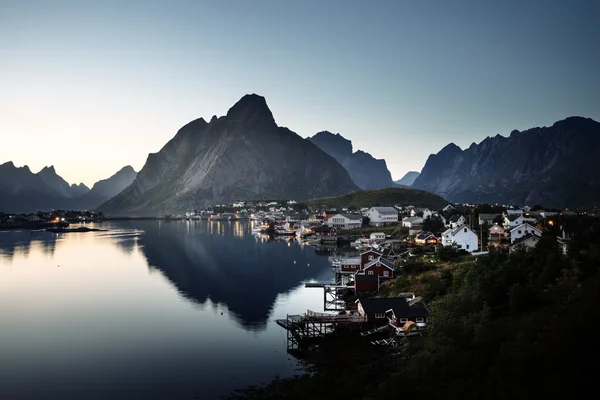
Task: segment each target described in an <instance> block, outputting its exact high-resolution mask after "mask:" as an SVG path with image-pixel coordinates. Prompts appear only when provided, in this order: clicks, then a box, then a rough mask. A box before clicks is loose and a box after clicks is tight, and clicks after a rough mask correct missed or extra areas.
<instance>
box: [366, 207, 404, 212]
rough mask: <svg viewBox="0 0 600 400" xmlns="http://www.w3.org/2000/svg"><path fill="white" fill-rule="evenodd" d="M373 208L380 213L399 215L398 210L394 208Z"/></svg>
mask: <svg viewBox="0 0 600 400" xmlns="http://www.w3.org/2000/svg"><path fill="white" fill-rule="evenodd" d="M371 208H372V209H373V210H375V211H377V212H380V213H397V212H398V210H396V209H395V208H394V207H371Z"/></svg>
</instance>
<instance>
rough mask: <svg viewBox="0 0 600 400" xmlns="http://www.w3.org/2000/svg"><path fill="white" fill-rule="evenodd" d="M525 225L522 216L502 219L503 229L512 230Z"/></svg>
mask: <svg viewBox="0 0 600 400" xmlns="http://www.w3.org/2000/svg"><path fill="white" fill-rule="evenodd" d="M524 223H525V217H523V215H507V216H506V217H504V223H503V225H504V229H506V230H511V229H512V228H516V227H517V226H519V225H522V224H524Z"/></svg>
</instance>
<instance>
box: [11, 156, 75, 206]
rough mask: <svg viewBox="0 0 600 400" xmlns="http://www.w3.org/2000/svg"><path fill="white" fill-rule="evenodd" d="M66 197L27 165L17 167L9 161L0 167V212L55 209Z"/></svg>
mask: <svg viewBox="0 0 600 400" xmlns="http://www.w3.org/2000/svg"><path fill="white" fill-rule="evenodd" d="M62 199H64V197H63V196H62V195H61V194H59V192H57V191H56V190H55V189H54V188H52V187H50V186H48V185H47V184H46V183H45V182H44V181H43V179H42V178H41V177H40V176H39V175H37V174H34V173H33V172H31V170H30V169H29V167H28V166H27V165H25V166H23V167H19V168H17V167H15V165H14V164H13V163H12V162H11V161H9V162H6V163H4V164H1V165H0V211H4V212H29V211H35V210H37V209H40V208H45V207H46V205H48V206H47V207H48V208H53V207H54V206H56V205H57V204H59V202H60V201H61V200H62Z"/></svg>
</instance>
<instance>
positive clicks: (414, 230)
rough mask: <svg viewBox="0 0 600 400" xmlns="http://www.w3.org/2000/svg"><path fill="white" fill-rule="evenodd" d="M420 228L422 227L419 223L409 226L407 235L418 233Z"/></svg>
mask: <svg viewBox="0 0 600 400" xmlns="http://www.w3.org/2000/svg"><path fill="white" fill-rule="evenodd" d="M422 230H423V227H422V226H421V225H420V224H419V225H413V226H411V227H410V228H408V235H409V236H415V235H418V234H419V233H420V232H421V231H422Z"/></svg>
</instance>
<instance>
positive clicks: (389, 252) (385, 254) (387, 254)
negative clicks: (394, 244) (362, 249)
mask: <svg viewBox="0 0 600 400" xmlns="http://www.w3.org/2000/svg"><path fill="white" fill-rule="evenodd" d="M382 257H384V258H387V259H388V260H390V261H392V262H394V261H396V260H397V259H399V258H400V254H396V252H395V251H394V250H392V249H385V250H384V251H383V255H382Z"/></svg>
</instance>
